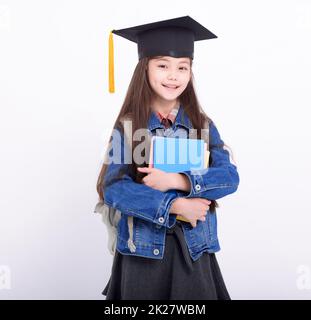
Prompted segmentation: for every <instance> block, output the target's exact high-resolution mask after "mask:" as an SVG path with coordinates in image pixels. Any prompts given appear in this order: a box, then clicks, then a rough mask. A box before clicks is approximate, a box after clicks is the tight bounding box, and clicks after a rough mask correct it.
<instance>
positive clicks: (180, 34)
mask: <svg viewBox="0 0 311 320" xmlns="http://www.w3.org/2000/svg"><path fill="white" fill-rule="evenodd" d="M113 33H114V34H117V35H119V36H121V37H123V38H125V39H127V40H130V41H133V42H135V43H137V49H138V58H139V60H140V59H142V58H143V57H151V56H172V57H175V58H179V57H190V58H191V59H193V57H194V56H193V52H194V41H199V40H207V39H213V38H217V36H216V35H215V34H213V33H212V32H211V31H209V30H208V29H206V28H205V27H204V26H202V25H201V24H199V23H198V22H197V21H195V20H194V19H192V18H191V17H190V16H184V17H180V18H175V19H169V20H162V21H158V22H153V23H147V24H142V25H139V26H135V27H130V28H126V29H119V30H112V31H111V32H110V35H109V92H111V93H113V92H114V57H113V36H112V34H113Z"/></svg>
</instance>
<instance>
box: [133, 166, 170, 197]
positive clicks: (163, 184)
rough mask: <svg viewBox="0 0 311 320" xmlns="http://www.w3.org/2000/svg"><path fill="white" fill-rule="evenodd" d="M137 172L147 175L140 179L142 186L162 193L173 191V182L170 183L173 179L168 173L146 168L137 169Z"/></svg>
mask: <svg viewBox="0 0 311 320" xmlns="http://www.w3.org/2000/svg"><path fill="white" fill-rule="evenodd" d="M137 170H138V171H139V172H142V173H148V175H147V176H145V177H144V178H143V179H142V182H143V184H145V185H147V186H148V187H151V188H153V189H156V190H159V191H162V192H166V191H167V190H170V189H173V184H174V181H172V180H173V179H172V177H171V174H170V173H169V172H165V171H162V170H160V169H156V168H148V167H144V168H139V167H138V168H137Z"/></svg>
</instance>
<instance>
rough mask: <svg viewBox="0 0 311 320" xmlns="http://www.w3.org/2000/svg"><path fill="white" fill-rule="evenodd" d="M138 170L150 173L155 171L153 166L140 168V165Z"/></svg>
mask: <svg viewBox="0 0 311 320" xmlns="http://www.w3.org/2000/svg"><path fill="white" fill-rule="evenodd" d="M137 170H138V171H139V172H144V173H150V172H152V171H153V168H148V167H144V168H140V167H138V168H137Z"/></svg>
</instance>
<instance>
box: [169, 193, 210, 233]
mask: <svg viewBox="0 0 311 320" xmlns="http://www.w3.org/2000/svg"><path fill="white" fill-rule="evenodd" d="M210 203H211V201H210V200H207V199H203V198H187V199H186V198H177V199H176V200H174V201H173V204H172V206H171V208H170V213H175V214H179V215H181V216H183V217H185V218H186V219H187V220H189V222H190V223H191V225H192V227H193V228H194V227H196V225H197V220H201V221H205V219H206V218H205V216H206V214H207V211H208V210H209V205H210Z"/></svg>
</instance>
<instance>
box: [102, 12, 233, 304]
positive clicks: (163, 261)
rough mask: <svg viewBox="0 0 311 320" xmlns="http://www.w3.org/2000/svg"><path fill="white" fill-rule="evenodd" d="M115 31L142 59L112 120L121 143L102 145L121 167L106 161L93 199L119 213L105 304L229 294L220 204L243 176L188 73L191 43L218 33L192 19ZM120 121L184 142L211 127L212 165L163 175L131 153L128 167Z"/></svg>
mask: <svg viewBox="0 0 311 320" xmlns="http://www.w3.org/2000/svg"><path fill="white" fill-rule="evenodd" d="M113 33H115V34H118V35H120V36H122V37H125V38H126V39H128V40H131V41H134V42H136V43H137V44H138V54H139V62H138V64H137V66H136V69H135V71H134V74H133V77H132V80H131V82H130V85H129V88H128V91H127V94H126V97H125V100H124V103H123V105H122V108H121V110H120V113H119V115H118V117H117V119H116V121H115V125H114V129H116V130H117V131H118V132H120V135H121V139H120V140H117V141H116V142H113V143H112V148H111V144H110V148H108V150H107V155H109V156H112V155H114V154H118V153H121V154H120V156H121V163H114V162H112V163H110V164H104V165H103V166H102V169H101V172H100V175H99V177H98V183H97V191H98V194H99V199H100V200H101V201H103V202H104V203H105V205H107V206H110V207H112V208H115V209H117V210H119V212H121V217H120V220H119V221H118V224H117V244H116V250H115V255H114V260H113V265H112V270H111V276H110V279H109V281H108V283H107V285H106V287H105V289H104V291H103V294H104V295H106V299H107V300H120V299H127V300H137V299H139V300H143V299H153V300H163V299H167V300H176V299H189V300H192V299H198V300H207V299H230V295H229V293H228V291H227V288H226V286H225V283H224V280H223V277H222V274H221V271H220V268H219V266H218V263H217V260H216V256H215V252H217V251H219V250H220V246H219V242H218V236H217V220H216V207H218V205H217V202H216V200H217V199H219V198H222V197H224V196H226V195H229V194H231V193H233V192H235V191H236V190H237V187H238V184H239V175H238V172H237V167H236V166H235V165H234V164H232V163H231V162H230V157H229V153H228V151H227V150H226V149H225V148H224V142H223V141H222V139H221V138H220V135H219V132H218V130H217V128H216V126H215V124H214V122H213V121H212V120H211V119H210V118H209V117H208V116H207V115H206V114H205V112H204V110H203V109H202V108H201V107H200V105H199V103H198V100H197V97H196V94H195V90H194V86H193V75H192V60H193V51H194V41H196V40H203V39H211V38H215V37H216V36H215V35H214V34H212V33H211V32H210V31H209V30H207V29H206V28H205V27H203V26H202V25H200V24H198V23H197V22H196V21H195V20H193V19H192V18H190V17H189V16H186V17H181V18H176V19H170V20H164V21H160V22H155V23H151V24H146V25H142V26H136V27H133V28H127V29H122V30H113ZM125 118H130V119H131V123H132V133H135V131H136V130H138V129H140V128H146V129H148V131H149V132H150V133H151V135H162V136H167V137H176V138H177V137H181V136H180V135H182V136H184V137H187V138H189V132H190V130H192V129H197V130H198V135H199V137H198V138H203V136H201V129H209V131H208V132H209V150H210V159H209V168H208V170H203V172H200V173H198V172H197V173H195V174H193V173H192V172H191V171H183V172H180V173H167V172H163V171H161V170H159V169H155V168H149V167H148V161H147V160H145V161H144V163H143V165H141V164H138V163H136V162H135V157H134V161H133V163H130V164H127V163H125V161H124V158H125V153H127V152H129V153H130V154H131V155H133V154H134V149H135V147H136V146H137V145H138V142H137V141H134V140H133V141H131V142H132V147H131V148H130V147H129V144H128V143H127V133H126V131H125V128H124V127H123V123H124V122H123V120H124V119H125ZM177 133H178V134H177ZM113 140H115V139H113ZM110 143H111V141H110ZM145 159H148V157H147V155H146V154H145ZM178 216H181V217H182V218H184V219H186V220H188V222H186V221H185V220H183V219H178Z"/></svg>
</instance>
